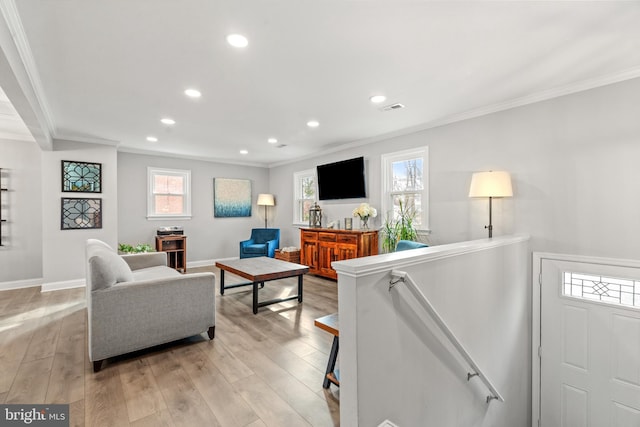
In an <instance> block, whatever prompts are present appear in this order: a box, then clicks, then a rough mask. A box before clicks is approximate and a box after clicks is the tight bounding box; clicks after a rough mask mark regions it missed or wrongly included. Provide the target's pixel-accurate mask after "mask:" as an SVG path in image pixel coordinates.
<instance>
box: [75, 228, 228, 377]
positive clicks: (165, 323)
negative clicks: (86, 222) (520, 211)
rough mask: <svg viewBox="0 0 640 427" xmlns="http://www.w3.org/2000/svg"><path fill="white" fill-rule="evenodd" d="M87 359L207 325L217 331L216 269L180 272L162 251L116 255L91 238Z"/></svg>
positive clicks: (97, 363)
mask: <svg viewBox="0 0 640 427" xmlns="http://www.w3.org/2000/svg"><path fill="white" fill-rule="evenodd" d="M86 259H87V313H88V322H89V323H88V328H87V329H88V332H89V334H88V347H89V360H91V361H92V362H93V370H94V371H95V372H97V371H99V370H100V368H101V367H102V361H103V360H104V359H107V358H109V357H113V356H117V355H121V354H124V353H129V352H132V351H136V350H140V349H143V348H147V347H152V346H154V345H158V344H163V343H167V342H170V341H175V340H178V339H181V338H185V337H189V336H192V335H197V334H201V333H203V332H205V331H207V332H208V334H209V339H213V337H214V333H215V323H216V322H215V315H216V311H215V310H216V308H215V275H214V274H213V273H196V274H180V273H178V272H177V271H176V270H174V269H172V268H169V267H167V256H166V254H165V253H164V252H154V253H144V254H134V255H122V256H120V255H118V254H117V253H116V252H115V251H114V250H113V249H112V248H111V247H110V246H109V245H107V244H106V243H104V242H102V241H100V240H96V239H89V240H87V245H86Z"/></svg>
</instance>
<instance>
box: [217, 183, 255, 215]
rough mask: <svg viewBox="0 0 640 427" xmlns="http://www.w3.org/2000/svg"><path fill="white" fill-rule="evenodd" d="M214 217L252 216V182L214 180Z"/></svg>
mask: <svg viewBox="0 0 640 427" xmlns="http://www.w3.org/2000/svg"><path fill="white" fill-rule="evenodd" d="M213 216H214V217H217V218H229V217H238V216H251V181H250V180H248V179H232V178H214V179H213Z"/></svg>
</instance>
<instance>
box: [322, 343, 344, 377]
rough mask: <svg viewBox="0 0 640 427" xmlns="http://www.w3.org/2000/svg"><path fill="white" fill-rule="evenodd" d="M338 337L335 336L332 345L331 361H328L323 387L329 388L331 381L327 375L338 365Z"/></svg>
mask: <svg viewBox="0 0 640 427" xmlns="http://www.w3.org/2000/svg"><path fill="white" fill-rule="evenodd" d="M339 346H340V345H339V343H338V337H337V336H334V337H333V344H332V345H331V353H330V354H329V363H327V372H325V374H324V381H323V382H322V387H323V388H329V386H330V385H331V381H329V377H328V376H327V375H329V374H331V373H332V372H333V370H334V369H335V367H336V359H337V358H338V347H339Z"/></svg>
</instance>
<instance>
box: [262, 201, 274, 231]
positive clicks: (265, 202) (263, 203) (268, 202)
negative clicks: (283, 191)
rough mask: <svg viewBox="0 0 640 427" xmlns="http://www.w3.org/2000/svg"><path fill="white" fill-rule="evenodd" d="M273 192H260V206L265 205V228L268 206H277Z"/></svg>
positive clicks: (265, 225) (265, 226)
mask: <svg viewBox="0 0 640 427" xmlns="http://www.w3.org/2000/svg"><path fill="white" fill-rule="evenodd" d="M275 205H276V202H275V200H274V198H273V194H258V206H264V228H267V206H275Z"/></svg>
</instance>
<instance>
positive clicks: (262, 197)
mask: <svg viewBox="0 0 640 427" xmlns="http://www.w3.org/2000/svg"><path fill="white" fill-rule="evenodd" d="M275 205H276V202H275V200H273V194H258V206H275Z"/></svg>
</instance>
